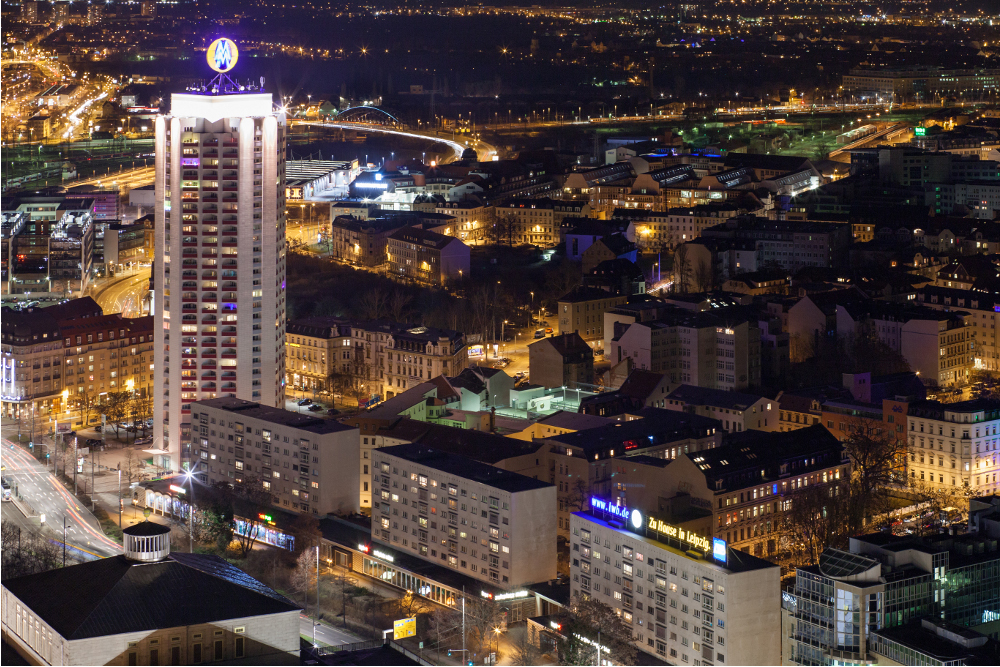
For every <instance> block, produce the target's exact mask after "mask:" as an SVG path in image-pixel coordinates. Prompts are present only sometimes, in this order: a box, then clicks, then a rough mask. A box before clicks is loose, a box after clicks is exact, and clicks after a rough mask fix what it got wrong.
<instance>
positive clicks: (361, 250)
mask: <svg viewBox="0 0 1000 667" xmlns="http://www.w3.org/2000/svg"><path fill="white" fill-rule="evenodd" d="M408 222H409V220H408V219H407V218H405V217H403V216H392V217H388V218H375V217H368V216H363V217H355V216H351V215H338V216H337V217H335V218H334V219H333V221H332V222H331V223H330V242H329V250H330V256H331V257H332V258H333V259H334V261H337V262H341V263H342V264H350V265H352V266H363V267H365V268H368V269H377V268H379V267H381V266H384V265H385V263H386V262H387V261H388V244H389V235H390V234H392V233H393V232H395V231H396V230H398V229H399V228H401V227H405V226H406V225H407V224H408Z"/></svg>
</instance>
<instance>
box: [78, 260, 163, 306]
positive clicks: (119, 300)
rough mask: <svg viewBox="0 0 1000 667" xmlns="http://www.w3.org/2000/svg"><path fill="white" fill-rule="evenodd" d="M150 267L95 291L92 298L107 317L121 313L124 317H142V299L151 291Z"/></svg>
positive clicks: (114, 280)
mask: <svg viewBox="0 0 1000 667" xmlns="http://www.w3.org/2000/svg"><path fill="white" fill-rule="evenodd" d="M150 271H151V269H150V268H149V267H142V268H140V269H139V270H138V271H136V272H135V274H134V275H128V276H126V277H124V278H121V277H119V278H116V279H113V281H111V282H110V283H106V284H105V285H104V286H103V287H101V288H99V289H97V290H95V291H94V293H93V294H92V296H93V297H94V301H96V302H97V305H99V306H100V307H101V308H102V309H103V310H104V314H105V315H109V314H111V313H121V314H122V316H123V317H141V316H142V315H143V314H144V313H143V311H142V299H143V297H145V296H146V292H148V291H149V274H150Z"/></svg>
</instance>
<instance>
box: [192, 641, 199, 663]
mask: <svg viewBox="0 0 1000 667" xmlns="http://www.w3.org/2000/svg"><path fill="white" fill-rule="evenodd" d="M191 662H192V663H197V662H201V644H195V645H194V647H193V650H192V651H191Z"/></svg>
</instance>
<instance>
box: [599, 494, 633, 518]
mask: <svg viewBox="0 0 1000 667" xmlns="http://www.w3.org/2000/svg"><path fill="white" fill-rule="evenodd" d="M590 506H591V507H593V508H594V509H599V510H601V511H602V512H605V513H607V514H612V515H614V516H616V517H618V518H619V519H624V520H626V521H628V520H629V511H628V508H627V507H624V506H622V505H614V504H612V503H609V502H607V501H606V500H601V499H600V498H594V497H591V498H590Z"/></svg>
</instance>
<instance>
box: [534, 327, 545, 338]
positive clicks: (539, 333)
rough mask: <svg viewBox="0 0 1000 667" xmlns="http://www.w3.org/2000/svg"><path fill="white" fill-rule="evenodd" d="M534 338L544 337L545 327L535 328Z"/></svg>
mask: <svg viewBox="0 0 1000 667" xmlns="http://www.w3.org/2000/svg"><path fill="white" fill-rule="evenodd" d="M535 338H545V329H536V330H535Z"/></svg>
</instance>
